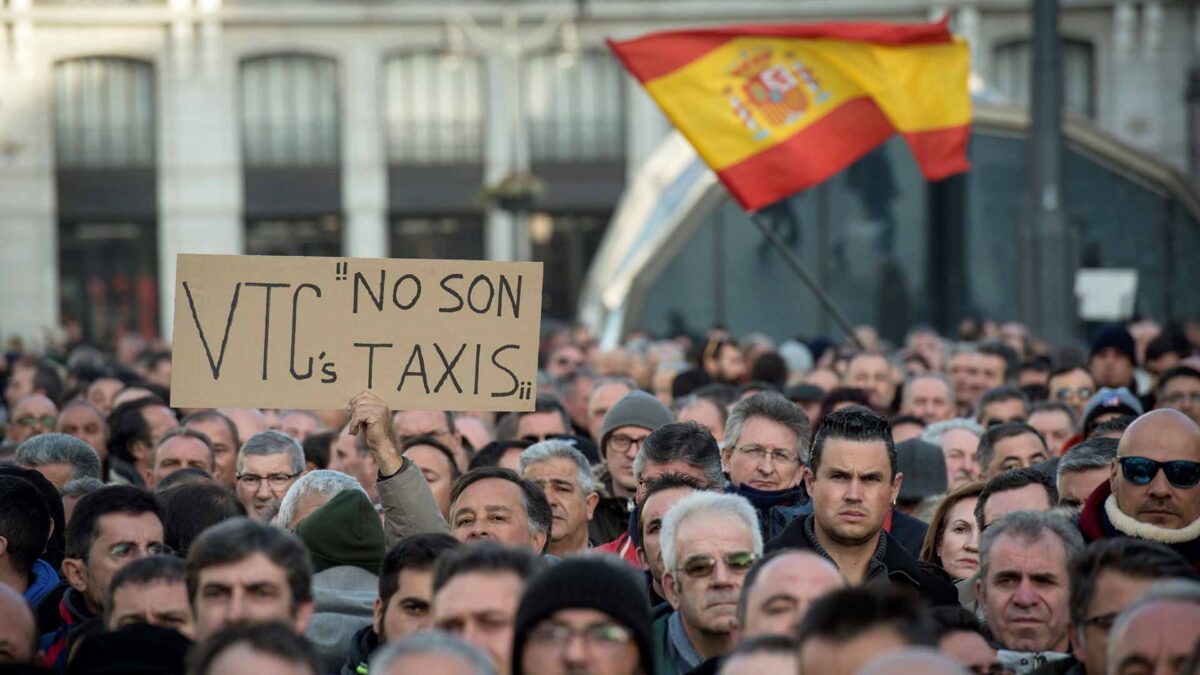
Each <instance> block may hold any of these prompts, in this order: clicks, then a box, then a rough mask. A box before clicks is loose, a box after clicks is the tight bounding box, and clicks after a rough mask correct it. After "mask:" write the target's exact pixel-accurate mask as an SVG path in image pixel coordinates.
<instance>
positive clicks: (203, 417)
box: [180, 410, 242, 450]
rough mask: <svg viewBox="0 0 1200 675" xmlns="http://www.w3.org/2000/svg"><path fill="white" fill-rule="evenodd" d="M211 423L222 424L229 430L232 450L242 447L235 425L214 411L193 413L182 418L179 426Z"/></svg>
mask: <svg viewBox="0 0 1200 675" xmlns="http://www.w3.org/2000/svg"><path fill="white" fill-rule="evenodd" d="M213 421H216V422H220V423H221V424H224V425H225V428H226V429H228V430H229V437H230V438H232V439H233V448H232V449H233V450H237V449H238V448H240V447H242V439H241V437H240V436H238V430H237V425H236V424H234V423H233V420H231V419H229V417H228V416H227V415H225V414H224V413H221V412H218V411H216V410H201V411H199V412H194V413H192V414H190V415H188V416H187V417H185V418H183V421H182V422H180V424H181V425H183V426H185V427H186V426H187V425H189V424H191V423H192V422H213Z"/></svg>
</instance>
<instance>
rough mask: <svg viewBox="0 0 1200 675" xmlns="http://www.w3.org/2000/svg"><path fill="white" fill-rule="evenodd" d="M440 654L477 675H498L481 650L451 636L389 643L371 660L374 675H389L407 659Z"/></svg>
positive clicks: (423, 635) (421, 636)
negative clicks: (459, 663) (377, 674)
mask: <svg viewBox="0 0 1200 675" xmlns="http://www.w3.org/2000/svg"><path fill="white" fill-rule="evenodd" d="M428 653H436V654H442V655H444V656H449V657H452V658H455V659H458V660H459V661H461V662H463V663H464V664H466V665H468V666H470V667H471V670H472V671H473V672H474V675H496V666H495V665H493V664H492V662H491V660H490V659H488V657H487V656H485V655H484V653H483V652H481V651H479V648H477V647H475V646H474V645H472V644H470V643H468V642H466V641H465V640H463V639H462V638H460V637H458V636H456V635H451V634H449V633H440V632H432V631H430V632H422V633H414V634H412V635H410V636H408V637H406V638H404V639H403V640H399V641H396V642H388V643H387V644H386V645H385V646H384V647H383V648H382V649H380V650H379V651H378V652H376V653H375V655H374V656H372V657H371V665H370V671H371V672H372V673H380V674H381V675H388V673H389V672H390V669H392V668H396V667H398V666H399V665H400V664H401V662H402V661H403V660H404V658H405V657H407V656H410V655H414V654H428Z"/></svg>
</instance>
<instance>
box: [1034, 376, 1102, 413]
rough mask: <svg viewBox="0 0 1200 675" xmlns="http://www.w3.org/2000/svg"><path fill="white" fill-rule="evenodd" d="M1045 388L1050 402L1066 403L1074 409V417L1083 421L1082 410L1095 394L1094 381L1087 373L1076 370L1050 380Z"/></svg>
mask: <svg viewBox="0 0 1200 675" xmlns="http://www.w3.org/2000/svg"><path fill="white" fill-rule="evenodd" d="M1046 388H1047V389H1049V390H1050V400H1051V401H1058V402H1060V403H1066V404H1067V405H1069V406H1071V407H1072V408H1074V409H1075V417H1077V418H1079V419H1083V408H1084V406H1086V405H1087V402H1088V399H1090V398H1091V397H1092V395H1093V394H1095V393H1096V381H1095V380H1093V379H1092V376H1091V374H1090V373H1088V371H1086V370H1084V369H1083V368H1076V369H1075V370H1070V371H1067V372H1065V373H1062V374H1061V375H1055V376H1054V377H1052V378H1050V381H1049V382H1048V383H1047V384H1046Z"/></svg>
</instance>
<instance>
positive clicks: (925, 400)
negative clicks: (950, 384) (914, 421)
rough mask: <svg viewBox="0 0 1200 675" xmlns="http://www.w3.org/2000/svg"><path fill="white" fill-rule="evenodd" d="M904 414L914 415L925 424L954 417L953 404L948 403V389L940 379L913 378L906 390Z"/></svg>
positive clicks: (902, 411)
mask: <svg viewBox="0 0 1200 675" xmlns="http://www.w3.org/2000/svg"><path fill="white" fill-rule="evenodd" d="M906 394H907V396H905V397H904V398H905V405H904V410H901V411H900V412H901V413H903V414H905V415H916V416H917V417H920V418H921V419H923V420H925V422H926V423H927V424H933V423H934V422H941V421H943V420H948V419H952V418H953V417H954V412H955V411H954V405H953V404H951V403H950V391H949V390H948V389H947V388H946V385H945V384H944V383H943V382H942V381H941V380H937V379H934V378H932V377H922V378H920V379H918V380H913V382H912V384H910V385H909V390H908V392H906Z"/></svg>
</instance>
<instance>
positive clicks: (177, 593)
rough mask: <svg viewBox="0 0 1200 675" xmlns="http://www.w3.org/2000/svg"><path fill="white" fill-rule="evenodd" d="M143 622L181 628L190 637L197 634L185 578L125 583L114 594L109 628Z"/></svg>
mask: <svg viewBox="0 0 1200 675" xmlns="http://www.w3.org/2000/svg"><path fill="white" fill-rule="evenodd" d="M139 623H148V624H150V625H151V626H162V627H163V628H170V629H172V630H176V631H179V632H180V633H182V634H183V635H184V636H185V637H187V638H188V639H194V638H195V636H196V628H195V623H194V622H193V621H192V607H191V605H189V604H188V597H187V584H185V583H183V582H182V581H176V582H168V581H154V582H151V583H149V584H125V585H123V586H121V587H120V588H118V589H117V590H116V592H114V593H113V605H112V607H111V608H110V610H109V619H108V626H107V628H108V630H110V631H115V630H120V629H122V628H125V627H126V626H132V625H134V624H139Z"/></svg>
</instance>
